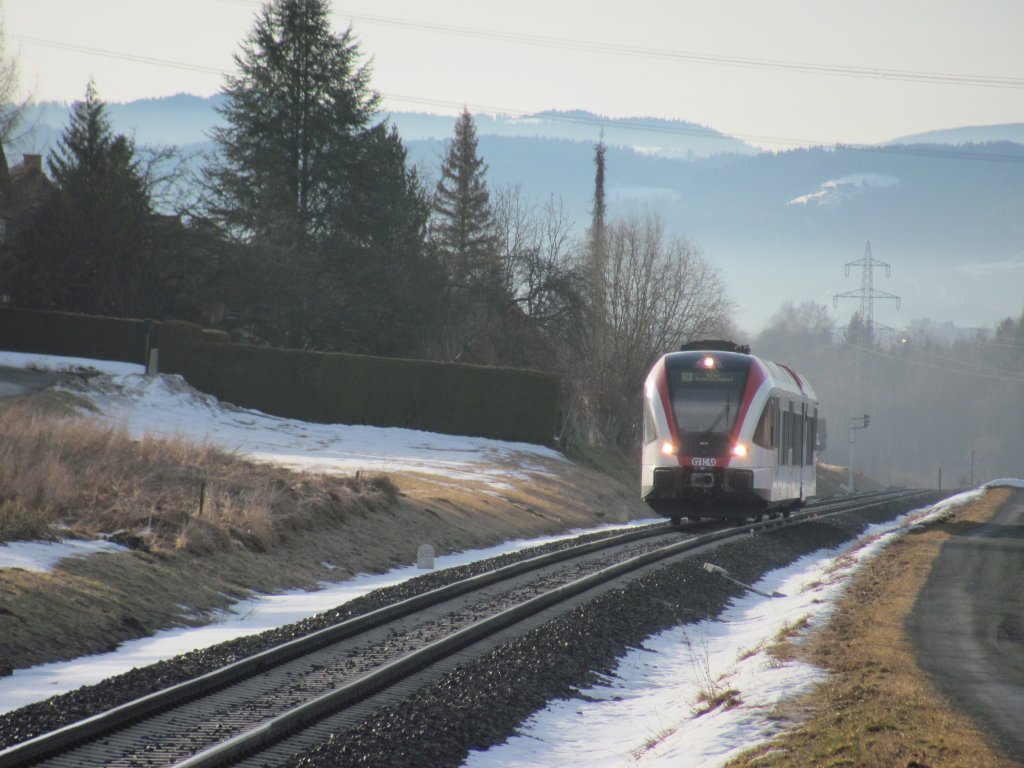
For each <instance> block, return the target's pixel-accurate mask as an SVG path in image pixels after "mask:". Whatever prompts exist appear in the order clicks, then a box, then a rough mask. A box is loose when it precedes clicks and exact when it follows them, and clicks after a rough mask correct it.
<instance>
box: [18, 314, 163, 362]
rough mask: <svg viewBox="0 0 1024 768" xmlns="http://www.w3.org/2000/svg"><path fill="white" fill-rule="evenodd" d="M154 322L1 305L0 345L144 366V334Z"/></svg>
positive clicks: (150, 328)
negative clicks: (38, 310)
mask: <svg viewBox="0 0 1024 768" xmlns="http://www.w3.org/2000/svg"><path fill="white" fill-rule="evenodd" d="M156 325H157V324H156V323H151V322H149V321H147V320H123V319H121V318H116V317H100V316H97V315H76V314H72V313H70V312H37V311H34V310H26V309H12V308H10V307H0V347H2V348H3V349H6V350H9V351H11V352H33V353H37V354H41V355H61V356H63V357H84V358H88V359H91V360H117V361H119V362H123V363H138V364H139V365H145V361H146V337H147V333H150V332H151V331H154V330H155V327H156Z"/></svg>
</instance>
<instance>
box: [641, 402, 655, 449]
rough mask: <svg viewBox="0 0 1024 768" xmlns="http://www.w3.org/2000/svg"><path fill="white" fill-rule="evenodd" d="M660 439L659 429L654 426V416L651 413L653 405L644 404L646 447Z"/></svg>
mask: <svg viewBox="0 0 1024 768" xmlns="http://www.w3.org/2000/svg"><path fill="white" fill-rule="evenodd" d="M657 439H658V429H657V427H656V426H655V424H654V414H653V413H651V404H650V403H644V445H648V444H650V443H653V442H654V441H655V440H657Z"/></svg>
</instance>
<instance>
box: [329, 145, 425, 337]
mask: <svg viewBox="0 0 1024 768" xmlns="http://www.w3.org/2000/svg"><path fill="white" fill-rule="evenodd" d="M355 197H356V200H357V202H358V204H357V205H355V206H353V210H354V212H355V213H356V215H357V216H358V221H355V220H354V221H353V222H352V229H351V231H352V232H353V233H355V234H356V237H355V238H347V239H346V242H343V243H339V244H338V248H344V249H347V250H348V252H349V253H350V254H352V258H349V259H346V260H344V261H336V262H334V263H333V264H331V265H328V266H327V269H328V270H331V271H332V277H331V278H330V279H329V282H332V283H334V284H336V285H338V286H340V288H339V291H338V293H337V295H336V298H337V299H338V300H337V301H336V302H334V303H333V305H332V306H326V307H324V312H323V315H322V317H320V318H318V323H317V331H316V333H315V334H314V337H315V340H316V342H317V344H318V345H319V346H327V345H329V344H328V342H329V340H331V339H332V338H333V339H334V341H335V342H336V344H335V345H336V346H340V347H341V348H344V349H346V350H348V351H351V352H361V353H370V354H376V355H385V356H391V355H394V356H402V357H419V356H422V355H423V354H424V352H425V349H424V340H425V338H427V337H429V336H430V335H431V334H432V332H433V330H434V328H435V326H436V324H437V317H438V313H439V306H440V289H441V280H440V278H439V269H438V267H437V264H436V263H435V261H434V259H433V257H432V252H431V250H430V249H429V248H428V247H427V242H426V231H427V221H428V218H429V215H430V203H429V198H428V195H427V194H426V192H425V191H424V189H423V186H422V184H421V182H420V180H419V177H418V175H417V173H416V171H415V169H410V168H409V167H408V158H407V152H406V149H405V146H404V145H403V144H402V142H401V140H400V138H399V136H398V132H397V129H395V128H394V126H390V127H389V126H385V125H379V126H376V127H375V128H373V129H372V130H370V131H369V132H368V134H367V142H366V145H365V154H364V167H363V173H362V174H361V181H360V183H359V184H358V185H357V194H356V196H355Z"/></svg>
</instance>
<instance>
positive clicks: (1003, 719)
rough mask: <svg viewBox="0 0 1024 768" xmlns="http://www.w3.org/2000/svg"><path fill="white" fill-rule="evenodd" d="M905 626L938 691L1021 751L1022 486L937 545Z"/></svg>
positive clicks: (1023, 755)
mask: <svg viewBox="0 0 1024 768" xmlns="http://www.w3.org/2000/svg"><path fill="white" fill-rule="evenodd" d="M907 627H908V630H909V634H910V637H911V639H912V641H913V643H914V646H915V648H916V650H917V657H918V663H919V664H920V666H921V668H922V669H923V670H925V672H927V673H928V675H929V677H931V679H932V680H933V681H934V682H935V684H936V685H937V686H938V687H939V688H940V689H941V690H942V692H943V693H945V694H946V695H947V696H948V697H949V699H950V700H951V701H954V702H957V703H958V705H959V706H960V708H961V709H963V711H965V712H966V713H967V714H969V715H970V716H971V717H972V718H973V719H974V721H975V722H976V723H978V725H979V727H981V728H982V729H983V730H985V731H987V732H989V733H991V734H992V736H993V738H995V739H997V740H998V742H999V743H1000V744H1001V745H1002V746H1003V748H1004V749H1005V750H1006V751H1007V753H1008V754H1009V755H1010V756H1012V757H1013V758H1015V759H1024V728H1022V725H1021V724H1022V723H1024V490H1017V491H1015V492H1014V494H1013V495H1012V496H1011V497H1010V498H1009V499H1008V500H1007V501H1006V502H1005V503H1004V504H1003V505H1002V506H1001V507H1000V509H999V510H998V511H997V512H996V514H995V516H994V517H993V518H992V519H991V520H990V521H989V522H987V523H984V524H983V525H976V526H969V525H965V526H964V527H963V528H962V529H961V530H959V531H957V532H956V533H954V534H953V537H952V538H951V539H950V540H949V541H948V542H946V544H944V545H943V547H942V550H941V551H940V553H939V556H938V558H937V559H936V561H935V565H934V567H933V568H932V571H931V574H930V575H929V577H928V580H927V582H926V584H925V586H924V588H923V589H922V590H921V592H920V594H919V596H918V599H917V602H916V603H915V605H914V609H913V611H912V612H911V615H910V616H909V618H908V621H907Z"/></svg>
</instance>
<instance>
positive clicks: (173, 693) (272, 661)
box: [0, 491, 924, 768]
mask: <svg viewBox="0 0 1024 768" xmlns="http://www.w3.org/2000/svg"><path fill="white" fill-rule="evenodd" d="M922 493H924V492H922V491H901V492H896V493H885V492H874V493H868V494H859V495H857V496H852V497H845V498H843V499H842V500H839V501H830V502H824V503H816V504H814V505H812V506H810V507H809V508H807V509H804V510H802V511H799V512H795V513H793V514H792V515H790V517H789V518H776V519H773V520H767V521H762V522H755V523H750V524H745V525H739V526H734V527H729V528H725V529H721V530H718V531H713V532H710V533H705V534H702V535H699V536H696V537H694V538H691V539H687V540H685V541H682V542H676V543H674V544H671V545H668V546H667V547H662V548H659V549H656V550H652V551H650V552H647V553H644V554H642V555H638V556H635V557H633V558H629V559H627V560H624V561H621V562H619V563H616V564H615V565H612V566H608V567H606V568H604V569H602V570H600V571H597V572H595V573H592V574H590V575H588V576H585V577H583V578H581V579H578V580H577V581H575V582H571V583H569V584H565V585H562V586H560V587H556V588H553V589H551V590H549V591H548V592H545V593H543V594H541V595H538V596H536V597H534V598H532V599H529V600H527V601H525V602H523V603H520V604H518V605H516V606H514V607H512V608H509V609H507V610H505V611H504V612H502V613H499V614H496V615H494V616H492V617H489V618H487V619H484V620H482V621H480V622H477V623H476V624H473V625H471V626H469V627H466V628H464V629H462V630H459V631H457V632H454V633H452V634H451V635H449V636H447V637H445V638H443V639H441V640H437V641H434V642H433V643H431V644H429V645H427V646H425V647H423V648H421V649H419V650H418V651H415V652H412V653H410V654H408V655H407V656H405V657H402V658H400V659H398V660H397V661H395V662H392V663H390V664H387V665H385V666H384V667H381V668H379V669H378V670H377V671H375V672H371V673H369V674H367V675H365V676H364V677H363V678H360V679H359V680H356V681H354V682H353V683H351V684H348V685H345V686H343V687H341V688H338V689H337V690H335V691H332V692H330V693H327V694H324V695H321V696H319V697H317V698H315V699H313V700H311V701H309V702H306V703H304V704H301V705H299V706H298V707H296V708H294V709H293V710H291V711H290V712H288V713H285V714H283V715H279V716H277V717H275V718H272V719H271V720H268V721H267V722H265V723H264V724H262V725H260V726H258V727H256V728H253V729H251V730H249V731H247V732H244V733H242V734H239V735H237V736H234V737H232V738H230V739H228V740H227V741H225V742H223V743H221V744H220V745H217V746H215V747H212V748H209V749H207V750H205V751H204V752H202V753H200V754H198V755H196V756H193V757H192V758H189V759H187V760H186V761H184V762H181V763H178V764H177V765H179V766H181V767H182V768H185V767H186V766H187V767H188V768H198V767H200V766H202V767H203V768H208V767H209V766H220V765H225V764H227V763H229V762H231V761H232V760H234V759H236V758H238V757H240V756H242V755H244V754H250V753H252V752H253V751H258V750H259V749H261V748H264V747H265V746H267V745H269V744H272V743H274V742H275V741H278V740H280V739H281V738H283V737H284V736H286V735H287V734H290V733H293V732H294V731H296V730H298V729H301V728H302V727H303V726H304V725H307V724H310V723H312V722H315V721H316V720H319V719H321V718H322V717H324V716H326V715H327V714H328V713H330V712H333V711H337V710H339V709H342V708H344V707H346V706H348V705H350V704H353V703H355V702H357V701H360V700H362V699H364V698H366V697H367V696H369V695H371V694H373V693H375V692H377V691H379V690H381V689H383V688H385V687H387V686H389V685H392V684H394V683H395V682H397V681H398V680H400V679H402V678H404V677H407V676H408V675H410V674H412V673H413V672H415V671H417V670H419V669H422V668H424V667H426V666H429V665H430V664H433V663H435V662H436V661H438V660H440V659H441V658H443V657H445V656H448V655H451V654H452V653H455V652H457V651H459V650H462V649H464V648H465V647H467V646H469V645H472V644H473V643H475V642H478V641H479V640H480V639H482V638H484V637H487V636H489V635H491V634H493V633H495V632H497V631H500V630H501V629H504V628H507V627H508V626H511V625H512V624H515V623H516V622H518V621H521V620H522V619H524V618H527V617H528V616H531V615H533V614H535V613H537V612H539V611H542V610H544V609H546V608H549V607H551V606H553V605H555V604H557V603H559V602H562V601H564V600H566V599H568V598H570V597H573V596H575V595H578V594H580V593H582V592H585V591H587V590H589V589H591V588H593V587H595V586H598V585H600V584H601V583H603V582H605V581H608V580H611V579H614V578H617V577H619V576H621V575H624V574H626V573H629V572H630V571H634V570H636V569H638V568H641V567H643V566H645V565H649V564H651V563H654V562H657V561H658V560H663V559H666V558H670V557H673V556H675V555H677V554H680V553H682V552H685V551H687V550H690V549H694V548H697V547H700V546H703V545H707V544H710V543H714V542H718V541H722V540H725V539H728V538H731V537H735V536H740V535H743V534H745V533H747V532H748V531H751V532H752V531H755V530H766V529H771V528H775V527H780V526H783V525H793V524H797V523H800V522H805V521H807V520H810V519H814V518H818V517H825V516H828V515H832V514H838V513H841V512H845V511H849V510H851V509H855V508H861V507H866V506H867V507H869V506H876V505H879V504H883V503H889V502H891V501H897V500H900V499H903V498H905V497H906V496H908V495H914V494H922ZM865 502H867V503H865ZM674 530H678V529H677V528H673V527H672V526H669V525H667V524H655V525H649V526H643V527H640V528H637V529H634V530H631V531H628V532H626V533H623V534H618V535H613V536H609V537H606V538H602V539H599V540H595V541H590V542H586V543H584V544H580V545H576V546H571V547H566V548H565V549H561V550H557V551H555V552H550V553H546V554H544V555H539V556H536V557H532V558H527V559H524V560H521V561H518V562H515V563H512V564H510V565H506V566H502V567H500V568H497V569H494V570H492V571H488V572H486V573H482V574H478V575H476V576H472V577H470V578H468V579H463V580H460V581H456V582H453V583H451V584H448V585H445V586H443V587H439V588H437V589H434V590H430V591H428V592H424V593H422V594H420V595H417V596H415V597H412V598H408V599H406V600H403V601H400V602H398V603H394V604H392V605H389V606H385V607H382V608H378V609H376V610H373V611H370V612H368V613H366V614H362V615H360V616H356V617H353V618H351V619H347V620H345V621H343V622H340V623H338V624H335V625H332V626H330V627H326V628H324V629H321V630H318V631H316V632H313V633H311V634H309V635H305V636H303V637H300V638H295V639H293V640H290V641H287V642H285V643H283V644H281V645H279V646H275V647H274V648H270V649H267V650H266V651H263V652H261V653H258V654H255V655H253V656H250V657H247V658H245V659H240V660H239V661H237V662H234V663H232V664H230V665H228V666H225V667H222V668H220V669H217V670H214V671H212V672H209V673H207V674H204V675H201V676H199V677H196V678H194V679H191V680H188V681H185V682H182V683H178V684H176V685H173V686H171V687H169V688H167V689H164V690H161V691H156V692H154V693H152V694H149V695H147V696H143V697H141V698H139V699H136V700H134V701H131V702H127V703H125V704H122V705H120V706H117V707H114V708H112V709H110V710H107V711H105V712H101V713H99V714H96V715H93V716H91V717H88V718H85V719H83V720H81V721H79V722H77V723H72V724H69V725H67V726H64V727H63V728H59V729H57V730H55V731H52V732H49V733H45V734H40V735H39V736H36V737H34V738H32V739H29V740H26V741H24V742H20V743H18V744H14V745H11V746H9V747H7V748H5V749H3V750H0V766H4V767H5V768H6V766H12V767H13V766H19V765H26V764H30V763H33V762H37V761H39V760H41V759H44V758H46V757H48V756H52V755H54V754H57V753H60V752H62V751H64V750H66V749H68V748H69V747H72V746H74V745H75V744H80V743H83V742H89V741H92V740H95V739H97V738H99V737H101V736H103V735H105V734H109V733H111V732H112V731H115V730H117V729H118V728H120V727H123V726H125V725H127V724H129V723H133V722H136V721H139V720H141V719H144V718H145V717H147V716H150V715H153V714H156V713H158V712H163V711H166V710H169V709H172V708H174V707H176V706H180V705H182V704H185V703H187V702H189V701H192V700H195V699H198V698H201V697H202V696H204V695H206V694H209V693H212V692H214V691H218V690H221V689H223V688H226V687H228V686H230V685H232V684H234V683H236V682H238V681H241V680H244V679H246V678H248V677H251V676H253V675H256V674H260V673H261V672H264V671H266V670H267V669H270V668H272V667H274V666H276V665H278V664H281V663H283V662H286V661H289V660H292V659H295V658H298V657H301V656H302V655H304V654H306V653H309V652H312V651H315V650H318V649H320V648H323V647H325V646H328V645H330V644H332V643H336V642H338V641H341V640H345V639H348V638H351V637H354V636H356V635H359V634H361V633H363V632H365V631H367V630H369V629H373V628H375V627H379V626H382V625H385V624H387V623H389V622H392V621H394V620H396V619H399V618H402V617H405V616H409V615H412V614H414V613H417V612H419V611H421V610H424V609H426V608H429V607H431V606H434V605H437V604H438V603H441V602H443V601H445V600H448V599H451V598H453V597H458V596H461V595H464V594H468V593H470V592H472V591H475V590H477V589H480V588H482V587H485V586H489V585H491V584H495V583H498V582H500V581H504V580H507V579H510V578H513V577H515V576H518V575H522V574H524V573H528V572H529V571H531V570H537V569H539V568H541V567H544V566H547V565H552V564H557V563H560V562H564V561H566V560H570V559H574V558H576V557H580V556H583V555H587V554H591V553H593V552H596V551H600V550H602V549H608V548H612V547H614V546H617V545H621V544H626V543H630V542H633V541H639V540H642V539H645V538H652V537H655V536H659V535H664V534H666V533H671V532H673V531H674Z"/></svg>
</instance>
